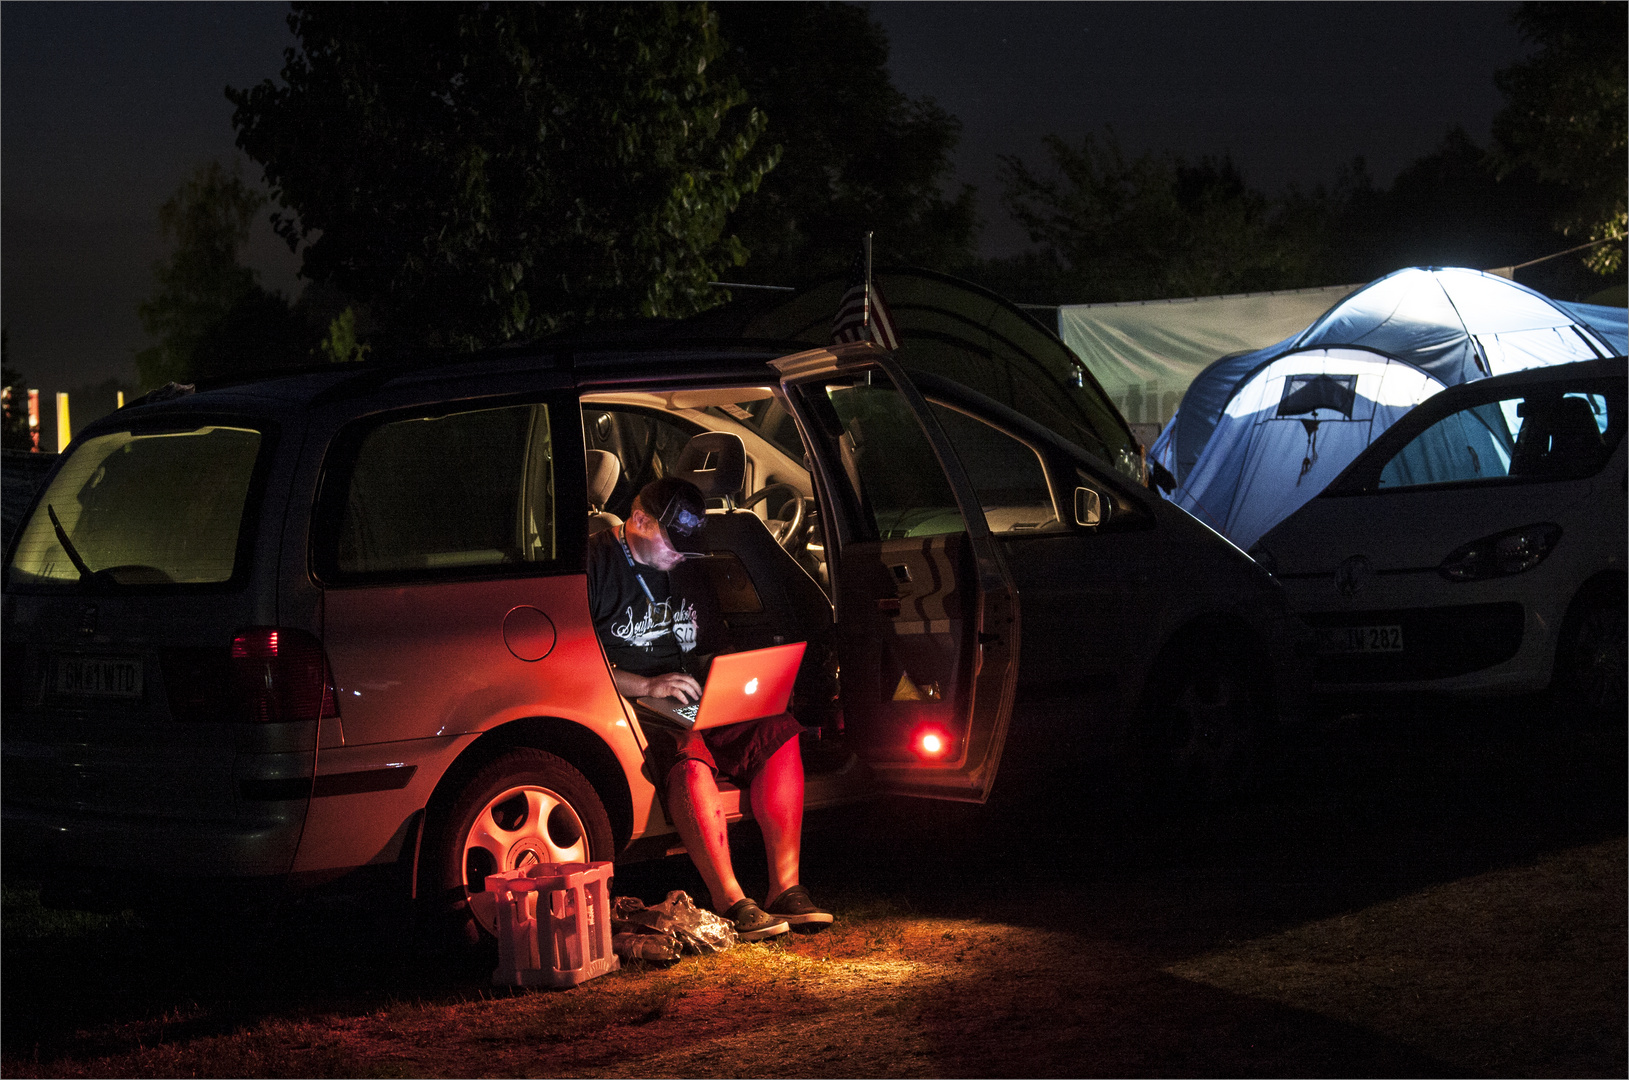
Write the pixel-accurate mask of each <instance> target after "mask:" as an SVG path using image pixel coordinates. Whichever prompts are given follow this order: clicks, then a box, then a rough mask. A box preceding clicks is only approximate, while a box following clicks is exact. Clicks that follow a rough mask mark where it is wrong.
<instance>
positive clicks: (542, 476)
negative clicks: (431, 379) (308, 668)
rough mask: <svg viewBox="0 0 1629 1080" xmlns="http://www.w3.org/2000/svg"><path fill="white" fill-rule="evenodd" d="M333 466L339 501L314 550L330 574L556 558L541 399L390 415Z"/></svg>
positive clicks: (546, 415) (422, 571) (546, 419)
mask: <svg viewBox="0 0 1629 1080" xmlns="http://www.w3.org/2000/svg"><path fill="white" fill-rule="evenodd" d="M340 471H341V473H342V474H343V477H344V479H343V481H342V482H343V485H344V497H343V502H339V501H338V500H337V499H336V500H335V501H336V503H337V504H338V505H337V518H338V520H337V521H336V522H334V523H333V525H332V533H331V535H330V537H329V538H328V539H327V541H326V544H324V545H323V546H325V547H326V548H327V549H328V550H326V551H325V552H322V553H321V554H320V556H319V565H320V566H321V565H323V564H326V569H327V570H328V572H329V573H330V574H337V575H338V576H341V577H351V576H378V575H400V574H404V573H405V574H407V575H409V576H414V577H419V576H425V575H429V576H436V575H437V572H441V573H446V572H456V571H459V570H467V569H479V568H481V567H493V566H504V565H514V564H526V563H545V562H552V561H554V560H555V559H557V558H559V555H560V553H559V539H558V538H557V536H556V521H555V518H556V513H555V510H556V508H555V476H554V455H553V440H552V437H551V431H550V410H549V407H548V406H547V405H546V404H536V405H516V406H509V407H505V408H496V409H478V410H473V411H470V412H456V413H447V414H438V415H428V416H412V417H407V418H403V419H394V420H391V421H389V422H387V423H383V424H380V425H378V426H376V427H374V428H373V429H372V430H371V431H368V432H367V433H366V435H365V436H364V437H363V438H362V439H361V441H360V443H359V444H357V445H356V448H355V454H354V458H352V459H351V461H350V462H349V463H348V468H346V467H345V466H344V465H342V466H341V470H340ZM336 479H337V478H336ZM336 494H337V493H336ZM325 501H326V500H325Z"/></svg>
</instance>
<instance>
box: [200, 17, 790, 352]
mask: <svg viewBox="0 0 1629 1080" xmlns="http://www.w3.org/2000/svg"><path fill="white" fill-rule="evenodd" d="M289 24H290V26H291V28H292V29H293V31H294V33H295V35H296V36H297V37H298V38H299V40H300V43H301V49H300V50H299V51H298V52H296V51H294V50H290V51H289V52H288V53H287V54H286V62H285V64H284V67H283V71H282V77H283V85H278V84H276V83H274V82H272V81H271V80H267V81H265V82H262V83H261V84H259V85H258V86H254V87H251V88H249V89H245V90H234V89H228V91H227V96H228V97H229V98H230V99H231V101H232V102H233V103H234V104H235V105H236V112H235V113H234V118H233V119H234V123H235V125H236V127H237V130H238V145H239V146H240V147H241V148H242V149H243V150H244V151H245V152H246V153H247V154H248V155H249V156H250V157H251V158H253V159H254V160H255V161H257V162H259V163H260V164H261V165H262V166H263V167H264V169H265V177H266V180H267V181H268V183H269V184H270V186H271V188H272V193H273V200H274V201H275V202H276V204H277V206H278V207H279V209H278V212H277V214H276V215H275V216H274V224H275V226H276V228H277V230H278V232H279V233H280V234H281V235H282V236H283V238H284V239H285V240H286V241H287V242H288V243H289V244H290V246H291V247H297V248H299V249H300V250H301V252H302V266H301V274H302V276H304V277H305V278H306V279H308V280H310V281H313V282H318V283H324V284H327V285H330V286H332V287H333V288H336V289H338V290H339V291H340V292H341V293H343V294H344V295H345V296H346V297H347V298H349V299H351V300H353V301H356V302H360V303H361V304H363V305H365V307H366V309H367V311H368V312H369V313H370V315H371V316H372V317H373V318H374V319H375V320H376V321H377V323H378V326H379V330H378V334H377V336H378V337H379V338H380V339H381V340H382V341H385V342H388V343H390V344H394V345H403V344H410V345H424V346H436V345H442V346H448V345H450V346H454V347H459V348H477V347H482V346H488V345H493V344H497V343H500V342H503V341H508V340H511V339H515V338H520V337H527V336H532V335H535V334H539V333H545V332H548V331H551V330H555V329H558V328H561V327H564V326H569V325H573V324H577V323H583V322H588V321H593V320H601V319H615V318H626V317H630V316H681V315H686V314H689V313H691V312H694V311H698V310H700V309H702V308H705V307H707V306H710V305H712V304H715V303H719V302H721V301H722V300H723V299H725V295H724V294H723V293H722V291H721V290H719V289H716V288H713V287H710V286H709V285H708V282H709V281H710V280H713V279H714V278H715V277H716V276H717V274H718V272H719V270H720V269H721V268H724V267H730V266H734V265H736V264H738V263H739V262H740V261H741V260H742V259H744V258H745V255H746V253H745V250H744V249H743V247H742V246H741V244H740V242H739V241H738V240H736V239H735V238H734V237H733V236H732V235H730V234H729V232H728V230H727V220H728V214H729V212H730V210H731V209H733V208H734V207H735V206H736V204H737V203H738V202H739V200H740V199H741V197H742V196H743V195H744V194H745V193H747V192H749V191H751V190H752V189H753V188H754V187H756V186H757V185H758V183H759V181H760V180H761V178H762V177H763V175H764V173H765V172H766V171H767V170H768V169H769V168H770V167H771V166H772V164H773V158H772V157H771V156H770V155H766V154H764V153H762V152H759V151H757V150H756V149H755V144H756V143H757V140H758V136H759V135H760V133H761V132H762V130H763V126H764V121H763V118H762V116H761V115H760V114H759V113H757V112H756V111H755V110H753V109H750V108H748V107H747V106H746V104H745V101H746V99H745V95H744V94H743V93H742V92H741V91H740V89H739V88H738V87H736V86H735V85H734V84H733V82H732V81H731V80H730V79H728V78H717V77H715V76H714V73H713V71H712V70H711V69H712V66H713V64H714V62H715V61H716V60H717V59H718V57H719V55H720V53H721V52H722V45H721V44H720V41H719V37H718V33H717V26H716V19H715V17H714V16H713V15H712V13H711V12H710V11H709V10H708V9H707V7H706V6H705V5H704V4H660V5H646V4H610V3H607V4H490V5H488V4H481V5H475V4H468V5H464V4H388V5H385V4H368V5H351V4H295V5H293V10H292V13H291V15H290V16H289Z"/></svg>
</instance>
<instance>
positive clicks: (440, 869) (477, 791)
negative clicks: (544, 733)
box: [422, 747, 612, 940]
mask: <svg viewBox="0 0 1629 1080" xmlns="http://www.w3.org/2000/svg"><path fill="white" fill-rule="evenodd" d="M426 839H427V841H428V842H429V845H430V846H429V848H428V849H427V851H426V854H427V855H428V856H429V858H428V859H426V860H424V862H423V863H422V865H424V867H425V872H426V875H427V877H428V880H427V881H426V883H425V884H426V885H427V886H428V888H427V889H426V894H427V897H428V898H429V899H430V900H431V902H432V903H433V904H434V905H435V906H436V907H437V908H439V909H440V910H441V911H443V912H446V913H450V914H451V915H452V916H453V917H454V921H457V922H459V923H461V925H462V926H463V928H464V932H465V934H466V936H468V937H470V938H471V939H472V940H474V939H479V937H480V936H481V935H482V934H483V933H484V934H487V935H490V934H493V933H494V932H495V927H493V926H490V925H487V924H486V923H485V922H482V921H481V920H479V919H478V918H477V917H476V915H475V914H474V912H473V911H472V910H471V908H470V905H469V898H470V896H471V895H472V894H474V893H479V892H482V891H484V890H485V888H486V877H487V875H488V874H496V873H499V872H500V871H505V870H518V869H523V868H525V867H528V866H534V865H537V864H539V863H566V862H591V861H594V860H598V859H609V858H611V851H612V839H611V819H610V818H609V816H607V814H606V812H605V807H604V805H603V804H602V803H601V802H600V798H599V796H598V795H597V794H596V793H595V792H594V786H593V785H592V784H590V783H589V782H588V780H587V778H586V777H584V776H583V774H582V773H580V772H578V771H577V770H576V769H574V768H573V767H572V766H571V765H569V764H567V763H566V762H565V761H564V760H562V759H561V758H559V757H556V756H555V755H553V754H551V753H549V752H548V751H546V750H537V749H534V748H531V747H520V748H517V749H514V750H508V751H505V752H504V753H503V754H501V755H499V756H498V757H497V758H495V759H493V760H492V761H491V762H489V763H488V764H487V765H485V766H484V767H483V768H482V769H481V770H480V771H479V772H477V773H476V774H475V775H474V777H472V778H471V779H470V780H469V782H468V783H467V784H465V785H464V787H463V789H462V790H461V791H460V793H459V795H458V797H457V798H456V799H454V800H453V802H452V804H451V808H450V809H449V810H448V811H447V812H446V814H445V815H444V816H441V821H440V827H439V828H435V829H434V831H433V832H432V833H431V834H429V835H427V837H426Z"/></svg>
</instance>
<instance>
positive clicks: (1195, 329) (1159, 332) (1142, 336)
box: [1058, 285, 1361, 424]
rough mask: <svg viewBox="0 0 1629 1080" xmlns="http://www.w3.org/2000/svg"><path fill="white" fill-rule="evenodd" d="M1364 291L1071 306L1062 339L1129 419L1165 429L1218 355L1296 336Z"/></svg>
mask: <svg viewBox="0 0 1629 1080" xmlns="http://www.w3.org/2000/svg"><path fill="white" fill-rule="evenodd" d="M1360 287H1361V286H1358V285H1331V286H1328V287H1326V288H1320V289H1289V290H1285V291H1282V292H1265V293H1244V294H1240V295H1236V296H1200V297H1193V298H1189V299H1184V300H1144V301H1135V302H1131V303H1121V304H1070V305H1065V306H1062V307H1060V308H1058V336H1059V337H1061V338H1063V341H1064V344H1066V345H1068V346H1069V347H1070V348H1071V349H1073V350H1074V351H1075V355H1077V356H1079V357H1080V358H1081V359H1082V360H1084V361H1085V362H1086V366H1087V368H1089V369H1090V370H1091V372H1092V374H1093V375H1095V376H1097V380H1098V382H1100V383H1102V384H1103V389H1104V390H1105V391H1107V392H1108V395H1109V397H1110V398H1112V399H1113V400H1114V403H1115V404H1116V405H1118V406H1119V407H1120V411H1121V412H1122V413H1124V414H1125V417H1126V419H1127V420H1128V421H1130V422H1131V423H1133V424H1164V423H1165V422H1166V421H1168V420H1170V419H1171V415H1172V414H1173V413H1175V412H1176V409H1177V405H1178V404H1179V403H1180V402H1181V401H1182V395H1183V393H1184V392H1185V391H1186V390H1187V389H1188V384H1189V383H1190V382H1192V381H1193V379H1194V376H1196V375H1198V374H1199V373H1200V372H1201V371H1203V370H1205V368H1207V367H1209V366H1210V365H1211V364H1213V363H1215V362H1216V360H1217V358H1218V357H1222V356H1226V355H1227V354H1229V353H1236V352H1245V351H1251V350H1255V349H1262V348H1266V347H1267V346H1268V345H1271V344H1273V343H1274V342H1276V341H1282V340H1283V339H1285V338H1287V337H1290V336H1291V335H1293V334H1298V333H1300V332H1301V331H1303V330H1305V329H1306V328H1307V327H1308V326H1309V325H1311V324H1312V322H1313V321H1314V320H1316V319H1317V318H1318V317H1319V316H1320V315H1322V314H1324V312H1326V311H1328V310H1329V309H1330V308H1331V307H1333V306H1334V305H1335V304H1336V303H1337V302H1338V301H1340V300H1341V299H1342V298H1343V297H1345V296H1347V295H1349V294H1350V293H1352V292H1354V291H1355V290H1357V289H1358V288H1360Z"/></svg>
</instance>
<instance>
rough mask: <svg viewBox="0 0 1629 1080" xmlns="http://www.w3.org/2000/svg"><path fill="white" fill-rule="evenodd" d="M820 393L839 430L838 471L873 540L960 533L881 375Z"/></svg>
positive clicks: (946, 496)
mask: <svg viewBox="0 0 1629 1080" xmlns="http://www.w3.org/2000/svg"><path fill="white" fill-rule="evenodd" d="M825 395H826V399H827V400H828V401H829V402H830V403H831V408H832V410H833V412H834V413H835V416H836V419H837V422H838V424H839V425H840V427H841V431H842V433H841V435H840V436H839V437H838V439H837V450H838V454H839V455H840V457H841V458H842V465H843V470H844V472H845V473H847V474H848V478H849V482H850V484H852V485H853V486H854V488H855V490H856V492H857V493H858V494H859V496H860V505H861V514H862V516H863V517H864V518H867V519H869V520H867V521H866V524H867V525H868V526H869V527H870V528H871V529H873V530H875V535H876V537H877V538H878V539H880V540H892V539H897V538H900V537H915V536H942V535H945V534H947V533H959V532H966V531H967V525H966V523H965V522H963V520H962V514H961V509H960V508H959V507H958V506H957V505H956V496H955V494H954V493H952V491H951V489H950V483H949V481H947V480H946V479H945V474H944V469H943V468H942V467H941V466H940V464H939V459H938V457H937V456H935V454H934V452H933V446H932V444H931V443H929V442H928V439H927V436H926V435H924V434H923V433H922V428H921V425H920V424H919V422H918V421H917V419H916V414H915V413H913V412H912V411H911V409H910V406H909V405H907V404H906V403H905V401H904V399H903V398H902V397H901V396H900V393H899V391H898V390H896V389H894V387H893V386H892V385H891V384H890V383H889V382H888V380H887V378H886V377H884V376H882V375H880V374H878V373H875V372H873V373H871V376H870V377H869V378H868V377H865V376H862V377H860V378H858V379H851V380H843V381H833V382H831V383H828V384H827V385H826V387H825Z"/></svg>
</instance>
